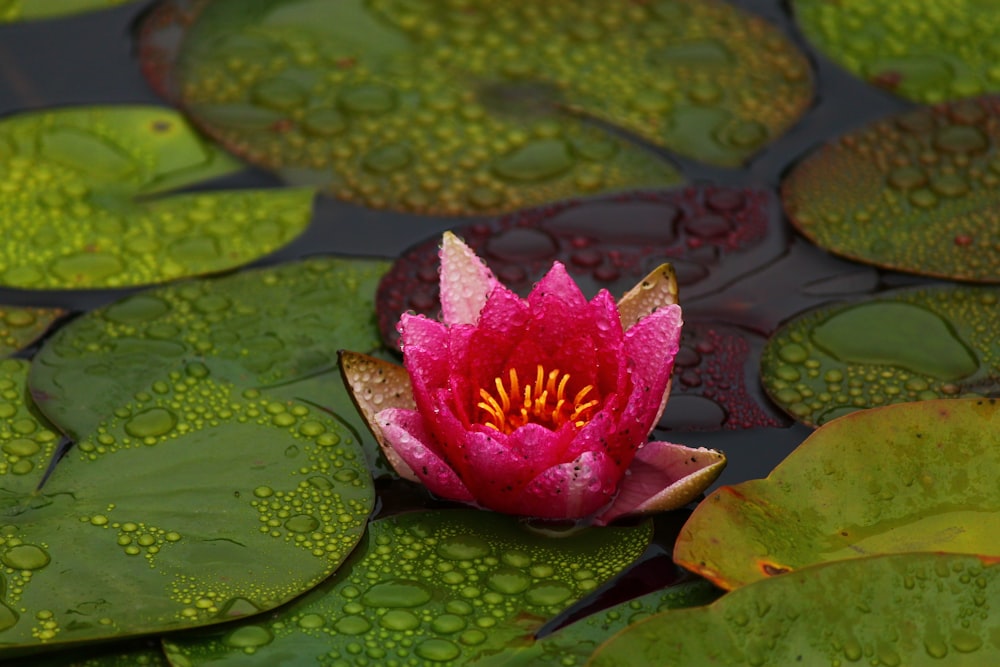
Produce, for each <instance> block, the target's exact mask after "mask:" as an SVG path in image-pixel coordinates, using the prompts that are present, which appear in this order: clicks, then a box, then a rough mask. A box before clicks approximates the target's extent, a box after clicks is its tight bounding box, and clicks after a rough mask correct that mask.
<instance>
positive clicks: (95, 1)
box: [0, 0, 132, 24]
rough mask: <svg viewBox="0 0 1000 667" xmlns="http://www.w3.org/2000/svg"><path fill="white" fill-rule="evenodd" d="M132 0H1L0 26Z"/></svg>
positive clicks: (87, 10)
mask: <svg viewBox="0 0 1000 667" xmlns="http://www.w3.org/2000/svg"><path fill="white" fill-rule="evenodd" d="M131 1H132V0H0V24H2V23H14V22H15V21H30V20H33V19H47V18H55V17H58V16H66V15H69V14H78V13H81V12H89V11H94V10H99V9H106V8H108V7H114V6H115V5H122V4H125V3H126V2H131Z"/></svg>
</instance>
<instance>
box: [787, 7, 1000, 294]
mask: <svg viewBox="0 0 1000 667" xmlns="http://www.w3.org/2000/svg"><path fill="white" fill-rule="evenodd" d="M977 20H978V19H977ZM998 145H1000V97H983V98H979V99H975V100H963V101H960V102H955V103H952V104H948V105H940V106H935V107H925V108H919V109H916V110H913V111H908V112H906V113H903V114H899V115H896V116H892V117H889V118H886V119H883V120H880V121H877V122H875V123H872V124H871V125H868V126H866V127H863V128H861V129H860V130H856V131H854V132H852V133H850V134H849V135H846V136H844V137H841V138H840V139H839V140H837V141H832V142H830V143H827V144H825V145H824V146H823V147H821V148H820V149H819V150H817V151H816V152H815V153H813V154H812V155H810V156H809V157H807V158H806V159H805V160H803V161H802V162H800V163H799V164H798V165H796V166H795V167H794V168H793V169H792V170H791V172H790V173H789V174H788V176H787V177H786V178H785V180H784V182H783V184H782V199H783V200H784V203H785V209H786V210H787V211H788V214H789V216H790V217H791V219H792V222H793V223H794V224H795V226H796V227H798V228H799V230H800V231H801V232H802V233H803V234H805V235H806V237H808V238H809V239H810V240H811V241H813V242H814V243H816V244H817V245H819V246H820V247H822V248H824V249H826V250H829V251H831V252H834V253H836V254H838V255H843V256H845V257H848V258H850V259H855V260H858V261H861V262H866V263H868V264H874V265H876V266H883V267H887V268H891V269H896V270H900V271H909V272H912V273H920V274H923V275H930V276H941V277H945V278H954V279H958V280H969V281H977V282H1000V243H998V238H997V233H996V230H997V228H998V226H1000V213H998V210H1000V208H998V205H997V203H998V196H997V193H998V192H1000V158H998Z"/></svg>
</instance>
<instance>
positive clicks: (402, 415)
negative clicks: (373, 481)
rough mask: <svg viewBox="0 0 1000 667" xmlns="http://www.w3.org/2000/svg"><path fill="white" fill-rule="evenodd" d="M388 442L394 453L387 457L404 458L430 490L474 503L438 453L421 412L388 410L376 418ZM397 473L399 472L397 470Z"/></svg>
mask: <svg viewBox="0 0 1000 667" xmlns="http://www.w3.org/2000/svg"><path fill="white" fill-rule="evenodd" d="M376 419H377V421H378V424H379V427H380V428H381V430H382V434H383V436H384V438H385V442H386V444H387V445H388V447H389V448H390V449H391V450H392V455H391V456H390V455H387V456H386V458H388V459H389V462H390V463H392V461H393V459H394V458H396V459H401V460H402V461H403V462H405V463H406V465H407V466H408V467H409V468H410V470H412V471H413V473H414V474H415V475H416V477H417V479H418V480H420V482H421V483H422V484H423V485H424V486H425V487H427V489H428V490H429V491H430V492H431V493H433V494H435V495H437V496H441V497H442V498H448V499H449V500H458V501H461V502H471V501H472V500H473V497H472V494H471V493H469V489H468V488H466V486H465V484H463V483H462V480H460V479H459V478H458V475H456V474H455V471H454V470H452V469H451V468H450V467H449V466H448V465H447V464H446V463H445V462H444V461H443V460H442V459H441V457H439V456H438V455H437V454H435V453H434V450H435V449H436V447H434V444H433V438H432V436H431V435H430V433H428V432H427V429H426V428H425V426H424V420H423V418H422V417H421V416H420V413H419V412H416V411H414V410H402V409H399V408H389V409H388V410H383V411H382V412H380V413H378V415H376ZM397 472H398V470H397Z"/></svg>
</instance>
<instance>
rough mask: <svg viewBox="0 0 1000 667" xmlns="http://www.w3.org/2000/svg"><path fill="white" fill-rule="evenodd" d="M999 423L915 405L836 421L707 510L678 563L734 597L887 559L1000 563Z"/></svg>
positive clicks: (698, 513)
mask: <svg viewBox="0 0 1000 667" xmlns="http://www.w3.org/2000/svg"><path fill="white" fill-rule="evenodd" d="M998 424H1000V403H998V402H997V401H996V400H993V399H990V400H986V399H955V400H939V401H920V402H916V403H904V404H900V405H892V406H888V407H884V408H875V409H872V410H864V411H862V412H856V413H854V414H851V415H848V416H846V417H842V418H840V419H838V420H836V421H833V422H830V423H829V424H826V425H825V426H823V427H822V428H820V429H819V430H817V431H816V432H815V433H813V434H812V436H810V437H809V438H808V439H807V440H806V441H805V442H804V443H803V444H802V445H801V446H800V447H799V448H798V449H796V450H795V451H794V452H792V454H790V455H789V456H788V458H786V459H785V460H784V461H783V462H782V463H781V464H780V465H778V467H777V468H775V469H774V471H773V472H772V473H771V474H770V475H768V477H767V478H766V479H762V480H760V479H759V480H751V481H749V482H744V483H742V484H736V485H734V486H723V487H720V488H719V489H717V490H716V491H715V492H714V493H712V495H710V496H709V497H708V498H706V499H705V500H704V501H703V502H702V503H701V504H700V505H698V507H697V508H696V509H695V511H694V513H693V514H692V515H691V517H690V518H689V519H688V521H687V523H686V524H685V525H684V528H683V529H682V530H681V534H680V537H679V538H678V540H677V544H676V546H675V548H674V560H675V561H677V563H679V564H680V565H682V566H684V567H686V568H688V569H690V570H693V571H695V572H697V573H699V574H701V575H702V576H704V577H707V578H708V579H710V580H711V581H713V582H715V583H716V584H717V585H719V586H722V587H723V588H727V589H732V588H737V587H739V586H742V585H744V584H747V583H750V582H752V581H755V580H757V579H763V578H765V577H767V576H771V575H775V574H781V573H783V572H787V571H789V570H796V569H798V568H802V567H806V566H808V565H812V564H814V563H820V562H825V561H834V560H843V559H847V558H858V557H859V556H866V555H875V554H880V553H894V552H907V551H948V552H956V553H971V554H981V555H984V557H985V556H991V557H997V558H1000V486H998V485H997V477H998V476H1000V429H998V428H997V425H998ZM902 608H903V607H900V609H902Z"/></svg>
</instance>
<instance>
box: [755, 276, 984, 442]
mask: <svg viewBox="0 0 1000 667" xmlns="http://www.w3.org/2000/svg"><path fill="white" fill-rule="evenodd" d="M998 300H1000V289H997V288H991V287H961V286H956V285H939V286H932V287H923V288H919V289H908V290H902V291H898V292H894V293H885V294H881V295H879V296H878V297H875V298H868V299H866V300H863V301H857V302H853V303H846V304H838V305H834V306H824V307H821V308H818V309H816V310H813V311H810V312H808V313H805V314H803V315H799V316H797V317H795V318H794V319H792V320H790V321H789V322H786V323H785V324H784V325H783V326H782V327H781V328H780V329H778V331H776V332H775V333H774V334H773V335H772V336H771V338H770V340H768V342H767V345H766V346H765V348H764V351H763V353H762V354H761V372H760V374H761V382H762V383H763V385H764V388H765V390H766V391H767V393H768V395H769V396H770V397H771V398H772V399H773V400H774V402H775V403H777V404H778V405H779V406H781V408H783V409H784V410H785V411H786V412H788V413H789V414H790V415H792V417H794V418H795V419H798V420H799V421H802V422H804V423H806V424H811V425H816V424H823V423H825V422H828V421H830V420H831V419H833V418H835V417H839V416H841V415H845V414H848V413H850V412H854V411H855V410H860V409H863V408H870V407H874V406H878V405H887V404H891V403H902V402H905V401H918V400H928V399H934V398H951V397H958V396H975V395H992V394H995V393H996V392H997V391H998V390H1000V308H998V307H997V302H998Z"/></svg>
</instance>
